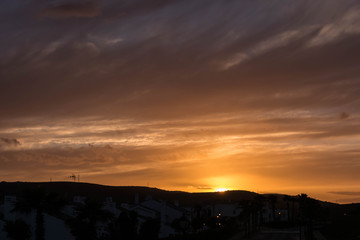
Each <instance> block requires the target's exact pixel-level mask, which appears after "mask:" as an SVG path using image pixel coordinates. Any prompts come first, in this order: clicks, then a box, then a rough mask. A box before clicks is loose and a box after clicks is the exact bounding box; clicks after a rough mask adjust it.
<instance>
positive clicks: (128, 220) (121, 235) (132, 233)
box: [110, 211, 138, 240]
mask: <svg viewBox="0 0 360 240" xmlns="http://www.w3.org/2000/svg"><path fill="white" fill-rule="evenodd" d="M137 217H138V216H137V213H136V212H134V211H123V212H122V213H121V214H120V215H119V217H118V219H117V220H116V221H115V222H114V223H113V224H111V227H110V239H111V240H115V239H127V240H134V239H136V237H137Z"/></svg>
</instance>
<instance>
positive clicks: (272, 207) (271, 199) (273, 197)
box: [268, 195, 277, 221]
mask: <svg viewBox="0 0 360 240" xmlns="http://www.w3.org/2000/svg"><path fill="white" fill-rule="evenodd" d="M268 199H269V201H270V204H271V209H272V217H273V221H275V220H277V218H276V217H275V216H276V214H275V205H276V202H277V196H276V195H270V196H269V197H268Z"/></svg>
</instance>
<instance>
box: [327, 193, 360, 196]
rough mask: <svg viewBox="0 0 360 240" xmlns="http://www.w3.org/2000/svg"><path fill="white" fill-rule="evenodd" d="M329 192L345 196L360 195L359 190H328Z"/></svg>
mask: <svg viewBox="0 0 360 240" xmlns="http://www.w3.org/2000/svg"><path fill="white" fill-rule="evenodd" d="M329 193H331V194H337V195H345V196H360V192H329Z"/></svg>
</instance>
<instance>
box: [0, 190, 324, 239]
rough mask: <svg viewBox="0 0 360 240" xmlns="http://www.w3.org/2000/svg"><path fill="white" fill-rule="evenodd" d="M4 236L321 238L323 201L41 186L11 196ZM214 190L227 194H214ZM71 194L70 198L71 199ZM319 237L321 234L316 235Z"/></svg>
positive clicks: (2, 212) (3, 209)
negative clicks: (78, 191) (264, 232)
mask: <svg viewBox="0 0 360 240" xmlns="http://www.w3.org/2000/svg"><path fill="white" fill-rule="evenodd" d="M3 194H4V195H3V201H2V202H1V206H0V239H1V240H2V239H4V240H5V239H29V240H38V239H51V240H64V239H65V240H72V239H74V240H75V239H104V240H106V239H247V238H249V237H251V236H252V235H253V234H256V233H257V232H258V231H259V230H261V228H264V227H272V228H274V227H275V228H276V227H280V228H288V229H290V228H291V229H292V230H293V231H295V232H297V234H298V238H297V239H302V240H309V239H310V240H313V239H314V240H315V239H317V238H316V236H314V232H315V233H316V231H314V229H315V228H316V224H318V223H319V220H317V219H318V217H319V216H320V217H321V214H324V213H321V212H320V213H318V212H319V211H318V210H319V209H321V208H320V207H319V206H320V205H319V202H318V201H316V200H313V199H311V198H309V197H307V195H306V194H301V195H298V196H286V195H260V194H256V195H254V197H253V198H252V199H244V200H239V201H233V200H231V199H229V198H226V197H223V198H220V200H219V199H216V200H211V199H210V200H209V201H207V202H206V203H204V204H200V203H194V204H189V203H187V204H183V203H182V202H181V201H180V200H173V201H169V200H164V199H157V198H154V196H151V195H146V196H144V195H143V194H141V193H135V194H133V196H130V199H131V198H132V199H133V200H132V201H129V200H126V201H123V202H122V201H114V200H113V198H112V197H111V196H104V197H102V196H98V198H97V199H102V200H95V199H92V198H91V197H88V196H85V195H74V196H72V197H71V198H70V200H69V196H61V195H59V194H57V193H53V192H49V191H45V190H44V189H42V188H41V187H35V188H32V189H27V190H26V191H24V192H23V193H21V194H19V195H18V196H16V195H5V194H6V193H3ZM214 194H218V195H221V194H226V192H225V193H214ZM66 198H67V199H68V200H66ZM315 235H316V234H315Z"/></svg>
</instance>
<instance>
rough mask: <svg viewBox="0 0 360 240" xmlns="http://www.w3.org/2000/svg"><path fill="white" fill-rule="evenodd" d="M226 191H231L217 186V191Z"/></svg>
mask: <svg viewBox="0 0 360 240" xmlns="http://www.w3.org/2000/svg"><path fill="white" fill-rule="evenodd" d="M226 191H229V189H228V188H217V189H215V192H226Z"/></svg>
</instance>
